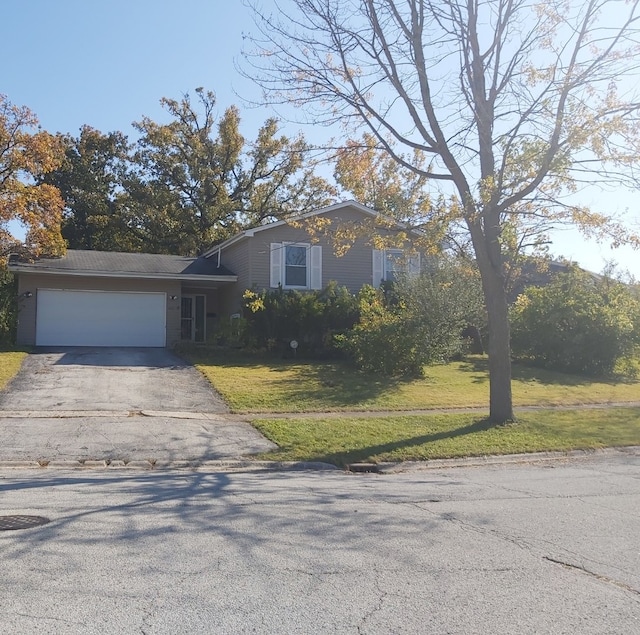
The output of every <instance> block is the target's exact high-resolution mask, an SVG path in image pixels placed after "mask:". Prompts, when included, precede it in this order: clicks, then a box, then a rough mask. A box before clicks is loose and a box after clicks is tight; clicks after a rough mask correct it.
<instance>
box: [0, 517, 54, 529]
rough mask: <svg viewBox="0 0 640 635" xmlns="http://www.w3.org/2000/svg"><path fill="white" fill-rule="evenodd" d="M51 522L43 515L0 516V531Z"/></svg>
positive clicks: (28, 527)
mask: <svg viewBox="0 0 640 635" xmlns="http://www.w3.org/2000/svg"><path fill="white" fill-rule="evenodd" d="M48 522H51V521H50V520H49V519H48V518H45V517H44V516H23V515H22V514H16V515H14V516H0V531H12V530H14V529H30V528H31V527H39V526H40V525H46V524H47V523H48Z"/></svg>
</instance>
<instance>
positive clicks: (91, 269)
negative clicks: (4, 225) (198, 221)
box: [9, 249, 236, 282]
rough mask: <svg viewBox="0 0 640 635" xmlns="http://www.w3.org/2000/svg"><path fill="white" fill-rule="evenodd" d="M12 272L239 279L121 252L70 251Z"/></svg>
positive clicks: (202, 263)
mask: <svg viewBox="0 0 640 635" xmlns="http://www.w3.org/2000/svg"><path fill="white" fill-rule="evenodd" d="M9 269H10V271H13V272H16V273H19V272H22V273H25V272H33V273H36V272H37V273H50V274H59V275H85V276H100V277H110V278H156V279H157V278H160V279H163V278H166V279H178V280H219V281H223V280H227V281H229V282H235V280H236V276H235V275H234V274H233V273H232V272H231V271H229V270H228V269H226V268H225V267H219V266H217V262H216V261H215V260H210V259H208V258H203V257H198V258H190V257H187V256H167V255H164V254H131V253H124V252H119V251H89V250H84V249H70V250H68V251H67V253H66V254H65V255H64V256H62V257H60V258H40V259H38V260H35V261H34V262H23V261H20V260H18V261H15V260H13V261H10V262H9Z"/></svg>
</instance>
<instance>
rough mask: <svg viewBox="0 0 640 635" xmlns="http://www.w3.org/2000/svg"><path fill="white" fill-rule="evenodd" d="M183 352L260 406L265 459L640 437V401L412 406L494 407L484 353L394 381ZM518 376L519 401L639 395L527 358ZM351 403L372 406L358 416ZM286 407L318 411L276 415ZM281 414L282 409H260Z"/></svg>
mask: <svg viewBox="0 0 640 635" xmlns="http://www.w3.org/2000/svg"><path fill="white" fill-rule="evenodd" d="M182 355H183V356H184V357H186V358H188V359H189V360H190V361H192V362H193V363H194V364H195V365H196V366H197V367H198V368H199V369H200V370H201V372H202V373H203V374H204V375H205V376H206V377H207V378H208V379H209V381H210V382H211V383H212V384H213V386H215V388H216V389H217V390H218V391H219V392H220V393H221V394H222V395H223V396H224V398H225V399H226V400H227V403H228V404H229V405H230V406H231V408H232V410H233V411H234V412H240V413H247V414H252V415H256V416H255V417H253V421H252V423H253V425H254V426H255V427H256V428H257V429H258V430H260V431H261V432H262V433H263V434H264V435H265V436H266V437H267V438H269V439H271V440H272V441H274V442H275V443H276V444H278V446H279V450H277V451H275V452H271V453H269V454H266V455H262V456H260V457H258V458H262V459H272V460H296V461H324V462H328V463H333V464H336V465H340V466H342V465H347V464H349V463H353V462H358V461H372V462H379V461H411V460H427V459H436V458H451V457H463V456H481V455H487V454H512V453H521V452H540V451H552V450H559V451H568V450H572V449H592V448H602V447H607V446H630V445H640V407H635V406H634V407H618V408H604V409H600V408H598V409H577V408H576V409H569V410H567V409H563V410H535V411H522V412H520V413H519V414H518V422H517V423H513V424H509V425H505V426H498V427H493V426H489V425H487V423H486V420H485V419H484V418H483V415H482V413H480V414H479V413H444V414H410V413H409V412H408V411H411V410H428V409H439V408H441V409H447V408H465V407H468V408H469V407H481V408H486V407H487V405H488V389H489V379H488V374H487V366H486V359H485V358H482V357H471V358H469V359H467V360H464V361H460V362H452V363H450V364H446V365H441V366H434V367H430V368H427V374H426V376H425V377H424V378H422V379H415V380H397V379H396V380H394V379H388V378H384V377H379V376H373V375H368V374H365V373H359V372H357V371H354V370H353V369H351V368H350V367H349V366H347V365H344V364H340V363H312V362H297V361H296V360H277V359H265V358H256V357H250V356H243V355H239V354H237V355H230V354H228V353H223V352H221V351H215V350H207V349H189V350H186V351H182ZM513 376H514V381H513V394H514V401H515V403H516V406H520V407H523V406H562V407H564V408H566V407H567V406H569V407H571V406H581V405H588V404H602V403H608V404H615V403H624V402H637V401H640V382H638V381H637V380H628V381H622V380H620V381H615V380H607V379H602V380H592V379H589V378H585V377H578V376H573V375H563V374H561V373H552V372H549V371H543V370H539V369H534V368H528V367H523V366H514V368H513ZM349 411H351V412H359V413H363V414H360V415H358V416H353V415H352V416H350V415H349V414H347V413H348V412H349ZM383 411H395V412H397V414H393V415H390V414H389V413H387V414H384V412H383ZM403 411H404V412H403ZM285 412H289V413H299V414H300V415H302V413H314V412H315V413H319V414H317V415H314V416H313V417H302V416H299V417H296V416H295V415H294V416H293V417H286V418H285V417H280V418H278V417H277V413H285ZM340 412H344V413H345V414H344V415H340V414H339V413H340ZM274 413H275V414H276V416H275V417H269V418H267V417H260V416H259V415H260V414H263V415H264V414H274ZM322 413H333V415H332V416H325V417H323V416H322ZM335 413H338V414H337V416H336V414H335ZM366 413H370V414H369V415H367V414H366Z"/></svg>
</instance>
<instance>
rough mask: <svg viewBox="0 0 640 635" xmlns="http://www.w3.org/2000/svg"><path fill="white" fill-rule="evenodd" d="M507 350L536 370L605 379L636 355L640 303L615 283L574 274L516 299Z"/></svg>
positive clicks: (627, 288)
mask: <svg viewBox="0 0 640 635" xmlns="http://www.w3.org/2000/svg"><path fill="white" fill-rule="evenodd" d="M511 345H512V350H513V353H514V355H515V356H516V357H518V358H520V359H521V360H523V361H528V362H530V363H532V364H534V365H537V366H542V367H545V368H550V369H553V370H559V371H564V372H572V373H579V374H584V375H610V374H612V373H614V371H615V370H616V367H620V365H621V363H624V361H625V360H631V359H632V358H633V357H634V356H635V355H637V354H638V349H639V347H640V301H639V300H638V299H637V298H635V297H634V295H633V293H632V291H631V289H630V287H628V286H627V285H625V284H623V283H621V282H620V281H617V280H614V279H612V278H609V277H607V276H604V277H595V276H593V275H591V274H588V273H586V272H584V271H581V270H579V269H577V268H576V269H573V270H571V271H569V272H568V273H566V274H560V275H558V276H557V277H556V278H555V279H554V280H553V281H552V282H551V284H549V285H547V286H544V287H531V288H529V289H527V290H526V291H525V292H524V293H523V294H521V295H520V296H519V297H518V299H517V300H516V302H515V304H514V306H513V307H512V310H511ZM627 366H628V368H631V367H632V365H627Z"/></svg>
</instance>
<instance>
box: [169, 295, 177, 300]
mask: <svg viewBox="0 0 640 635" xmlns="http://www.w3.org/2000/svg"><path fill="white" fill-rule="evenodd" d="M177 299H178V296H177V295H170V296H169V300H177Z"/></svg>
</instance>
